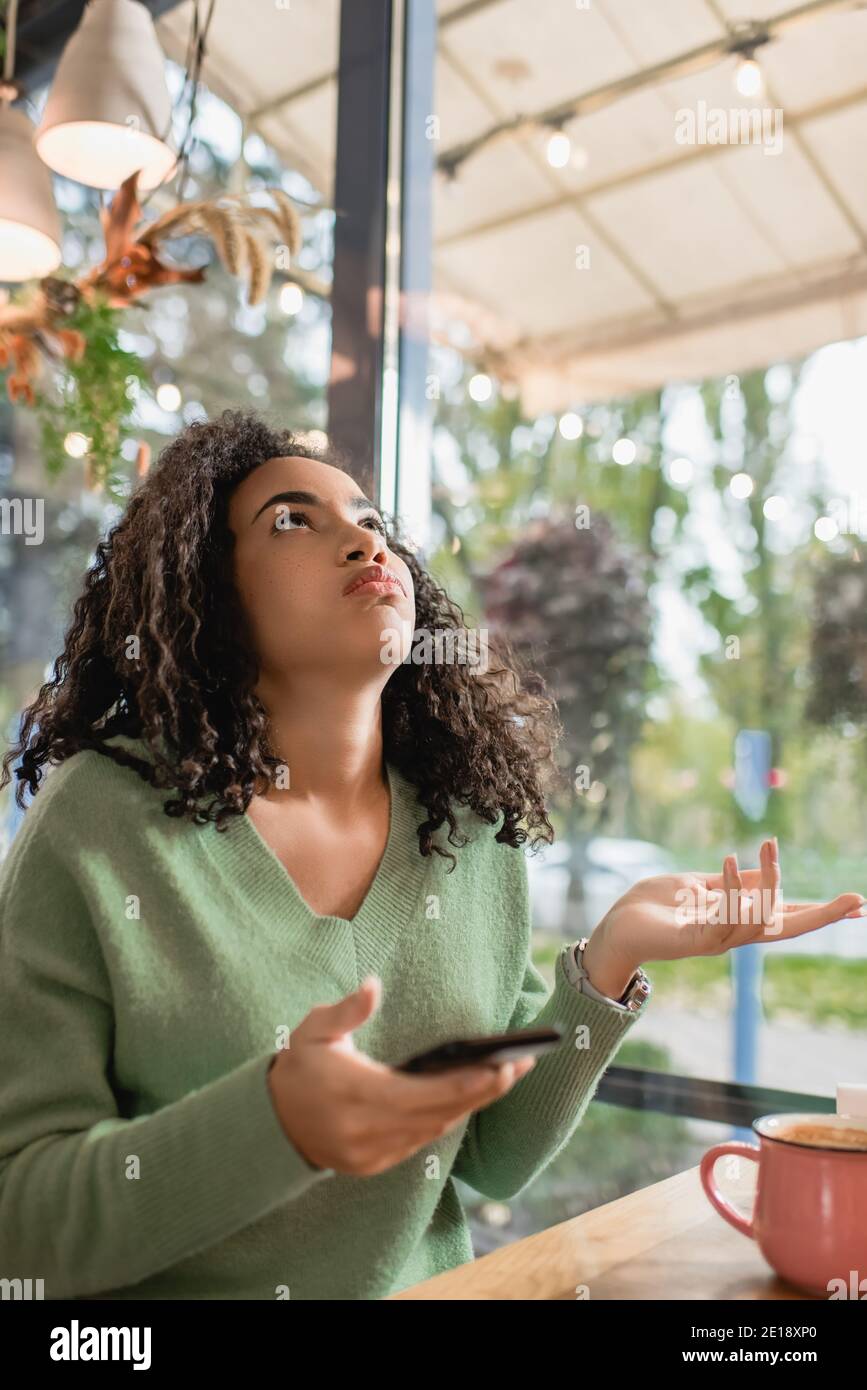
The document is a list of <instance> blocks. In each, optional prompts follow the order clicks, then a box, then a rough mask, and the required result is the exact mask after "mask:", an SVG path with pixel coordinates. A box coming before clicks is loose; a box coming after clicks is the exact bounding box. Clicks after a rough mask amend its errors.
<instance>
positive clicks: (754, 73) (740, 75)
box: [735, 53, 764, 97]
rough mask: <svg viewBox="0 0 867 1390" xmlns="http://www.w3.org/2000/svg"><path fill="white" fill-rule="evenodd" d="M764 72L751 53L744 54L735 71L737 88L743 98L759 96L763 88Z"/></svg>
mask: <svg viewBox="0 0 867 1390" xmlns="http://www.w3.org/2000/svg"><path fill="white" fill-rule="evenodd" d="M763 81H764V79H763V77H762V70H761V68H760V67H759V65H758V63H757V62H756V60H755V58H754V57H753V55H752V54H751V53H747V54H744V56H743V57H742V58H741V60H740V62H739V63H738V65H737V68H736V69H735V86H736V87H737V89H738V91H739V92H740V94H741V96H742V97H754V96H758V94H759V92H760V91H761V90H762V86H763Z"/></svg>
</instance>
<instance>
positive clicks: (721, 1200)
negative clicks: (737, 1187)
mask: <svg viewBox="0 0 867 1390" xmlns="http://www.w3.org/2000/svg"><path fill="white" fill-rule="evenodd" d="M723 1154H740V1156H741V1157H742V1158H751V1159H753V1161H754V1162H755V1163H758V1161H759V1155H760V1154H761V1149H760V1148H759V1147H758V1145H757V1144H743V1143H741V1141H740V1140H738V1139H731V1140H729V1141H728V1142H727V1143H725V1144H714V1146H713V1148H712V1149H708V1151H707V1153H706V1154H705V1156H704V1158H703V1159H702V1161H701V1167H700V1169H699V1175H700V1177H701V1185H702V1187H703V1188H704V1190H705V1192H706V1193H707V1196H708V1200H709V1201H710V1202H711V1203H712V1204H713V1206H715V1207H716V1209H717V1211H718V1212H719V1214H720V1216H724V1217H725V1219H726V1221H728V1222H729V1224H730V1225H732V1226H734V1228H735V1230H736V1231H740V1232H741V1234H742V1235H745V1236H749V1237H750V1239H751V1240H755V1238H756V1233H755V1231H754V1230H753V1218H752V1216H749V1217H746V1216H742V1215H741V1213H740V1212H739V1211H738V1210H737V1208H736V1207H734V1206H732V1204H731V1202H730V1201H729V1200H728V1198H726V1197H724V1196H723V1194H722V1193H721V1192H720V1190H719V1188H718V1187H717V1186H716V1185H715V1183H714V1178H713V1170H714V1165H715V1163H716V1161H717V1159H718V1158H722V1156H723Z"/></svg>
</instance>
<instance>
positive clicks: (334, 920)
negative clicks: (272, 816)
mask: <svg viewBox="0 0 867 1390" xmlns="http://www.w3.org/2000/svg"><path fill="white" fill-rule="evenodd" d="M385 776H386V781H387V782H388V797H389V807H388V835H387V836H386V841H385V849H384V850H383V852H382V857H381V858H380V861H379V863H378V865H377V866H376V873H375V874H374V876H373V878H372V880H371V883H370V887H369V888H368V890H367V892H366V893H365V895H364V900H363V902H362V903H361V906H360V907H359V909H358V911H357V912H356V914H355V916H354V917H338V916H337V915H336V914H334V913H324V914H322V913H319V912H314V910H313V908H312V907H311V906H310V904H309V903H308V901H307V899H306V898H305V897H304V895H303V894H302V892H301V890H300V889H299V887H298V884H297V883H296V882H295V880H294V878H293V877H292V875H291V874H290V872H289V870H288V869H287V868H286V865H285V864H284V863H283V861H282V859H280V858H279V856H278V855H277V854H275V852H274V850H273V849H272V848H271V846H270V845H269V844H268V841H267V840H266V839H265V837H264V835H263V834H262V833H261V831H260V830H259V829H258V828H257V827H256V825H255V824H254V822H253V821H252V820H251V818H250V815H249V813H248V812H245V813H244V815H243V816H239V817H238V819H239V820H240V821H241V822H242V823H243V825H244V829H245V831H246V833H247V838H248V840H249V839H250V838H251V837H255V839H256V840H257V841H258V843H259V846H260V847H261V849H262V850H263V851H264V855H265V856H266V857H267V858H268V859H270V860H272V861H273V864H274V868H275V869H276V871H277V873H278V874H280V875H281V877H282V878H283V880H284V887H285V890H286V892H287V893H288V894H289V895H290V897H292V898H293V900H294V901H295V904H296V906H297V908H298V909H299V910H300V911H301V912H304V913H306V915H307V917H308V918H309V919H310V925H311V926H312V927H314V928H316V929H318V928H320V927H330V926H337V927H351V928H355V927H357V926H358V925H360V919H361V917H362V916H363V914H364V911H365V908H366V907H367V906H368V904H369V902H370V899H371V897H372V896H373V892H374V889H375V888H376V884H377V879H378V878H379V876H380V874H381V873H383V871H384V870H385V869H386V868H387V862H386V861H388V860H390V858H391V855H390V851H391V850H392V849H393V847H394V836H395V828H396V817H395V809H396V806H397V786H396V779H395V776H394V773H393V772H392V771H391V770H390V769H389V767H388V764H387V763H386V764H385ZM259 857H260V859H262V857H263V856H262V854H260V855H259ZM263 862H264V861H263Z"/></svg>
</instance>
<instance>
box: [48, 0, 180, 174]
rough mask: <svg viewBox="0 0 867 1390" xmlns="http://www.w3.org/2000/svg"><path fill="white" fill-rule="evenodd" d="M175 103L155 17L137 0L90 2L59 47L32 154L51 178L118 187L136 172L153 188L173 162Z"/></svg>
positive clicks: (100, 0) (96, 0) (95, 0)
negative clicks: (35, 153) (171, 138)
mask: <svg viewBox="0 0 867 1390" xmlns="http://www.w3.org/2000/svg"><path fill="white" fill-rule="evenodd" d="M171 115H172V102H171V96H170V94H169V89H168V87H167V85H166V78H165V57H164V55H163V51H162V49H161V48H160V44H159V40H158V39H157V35H156V30H155V29H154V26H153V20H152V19H151V16H150V14H149V13H148V11H147V10H146V9H145V7H144V5H141V4H139V3H138V0H90V3H89V4H88V5H87V7H86V9H85V11H84V14H83V15H82V18H81V23H80V24H79V26H78V28H77V29H76V31H75V33H74V34H73V35H72V38H71V39H70V40H69V42H68V43H67V45H66V48H65V49H64V50H63V54H62V56H61V58H60V62H59V63H58V65H57V72H56V74H55V77H54V82H53V83H52V86H51V91H50V92H49V94H48V100H47V102H46V104H45V110H44V111H43V113H42V120H41V121H40V123H39V127H38V129H37V132H36V149H37V150H38V152H39V156H40V158H41V159H44V160H45V163H46V164H47V165H48V166H49V168H51V169H53V170H54V171H55V173H58V174H64V175H65V176H66V178H69V179H76V180H77V181H78V182H79V183H84V184H88V185H90V187H92V188H105V189H112V188H119V187H120V185H121V184H122V183H123V181H124V179H126V178H128V177H129V175H130V174H132V173H134V172H135V171H136V170H140V173H139V178H138V187H139V188H140V189H148V188H154V187H156V185H157V184H159V183H162V182H163V180H164V179H165V178H166V177H167V176H168V175H169V174H170V173H171V172H172V170H173V169H174V168H175V167H176V165H177V155H176V154H175V152H174V150H173V149H172V148H171V146H170V145H169V144H168V143H167V139H168V136H169V133H170V129H171Z"/></svg>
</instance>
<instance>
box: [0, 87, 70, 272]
mask: <svg viewBox="0 0 867 1390" xmlns="http://www.w3.org/2000/svg"><path fill="white" fill-rule="evenodd" d="M60 238H61V231H60V216H59V214H58V212H57V208H56V207H55V205H54V190H53V188H52V186H51V175H50V173H49V172H48V170H47V169H46V167H45V165H44V164H43V163H42V161H41V160H40V159H39V158H38V157H37V154H36V150H35V149H34V148H33V126H32V124H31V123H30V121H29V120H28V119H27V117H26V116H25V115H24V112H23V111H15V110H13V108H12V107H11V106H7V105H6V104H5V103H4V104H2V105H0V280H8V281H18V280H33V279H41V278H42V276H43V275H50V274H51V272H52V271H53V270H56V269H57V267H58V266H59V265H60V261H61V253H60Z"/></svg>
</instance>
